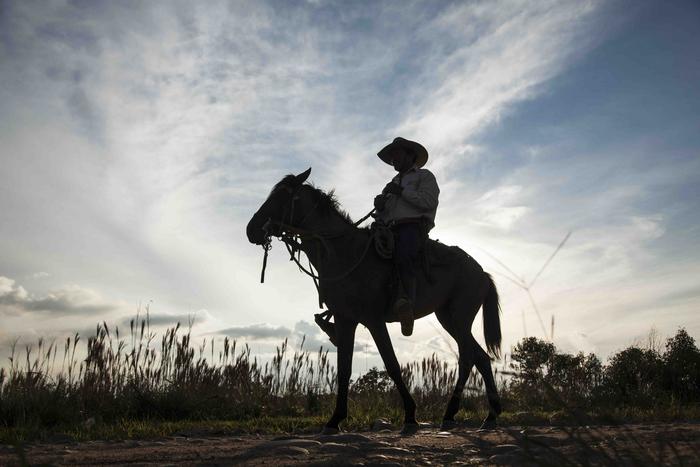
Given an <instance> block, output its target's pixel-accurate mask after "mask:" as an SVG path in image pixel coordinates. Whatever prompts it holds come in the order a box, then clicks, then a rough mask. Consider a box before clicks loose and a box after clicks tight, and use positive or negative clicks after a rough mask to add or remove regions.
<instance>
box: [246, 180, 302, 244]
mask: <svg viewBox="0 0 700 467" xmlns="http://www.w3.org/2000/svg"><path fill="white" fill-rule="evenodd" d="M310 173H311V168H309V169H308V170H306V171H304V172H302V173H300V174H299V175H287V176H286V177H284V178H283V179H282V181H280V182H279V183H278V184H277V185H275V187H274V188H273V190H272V192H271V193H270V196H268V197H267V199H266V200H265V202H264V203H263V205H262V206H260V209H258V211H257V212H256V213H255V214H253V217H252V219H250V222H248V227H247V229H246V233H247V234H248V240H249V241H250V243H254V244H256V245H263V244H264V243H265V241H266V240H267V237H268V235H269V234H275V233H276V232H278V230H277V229H278V226H279V224H280V223H283V224H287V225H293V226H296V222H299V219H300V216H303V212H304V210H305V206H304V205H305V204H306V200H305V199H302V198H304V197H303V196H302V194H303V193H302V192H303V190H302V187H303V186H304V182H305V181H306V179H307V178H309V174H310Z"/></svg>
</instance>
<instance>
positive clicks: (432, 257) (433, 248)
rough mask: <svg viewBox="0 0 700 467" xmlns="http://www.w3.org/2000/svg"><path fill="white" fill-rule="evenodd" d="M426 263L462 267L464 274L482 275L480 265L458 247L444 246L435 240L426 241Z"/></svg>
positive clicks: (436, 265)
mask: <svg viewBox="0 0 700 467" xmlns="http://www.w3.org/2000/svg"><path fill="white" fill-rule="evenodd" d="M426 246H427V247H428V261H429V263H430V266H433V267H437V268H440V267H441V266H447V267H450V266H457V265H459V266H462V267H464V268H466V269H465V271H466V272H470V273H483V272H484V269H483V268H482V267H481V265H480V264H479V263H478V262H477V261H476V260H475V259H474V258H473V257H472V256H471V255H470V254H469V253H467V252H466V251H464V250H463V249H461V248H460V247H458V246H454V245H446V244H444V243H440V242H439V241H437V240H432V239H428V243H427V245H426Z"/></svg>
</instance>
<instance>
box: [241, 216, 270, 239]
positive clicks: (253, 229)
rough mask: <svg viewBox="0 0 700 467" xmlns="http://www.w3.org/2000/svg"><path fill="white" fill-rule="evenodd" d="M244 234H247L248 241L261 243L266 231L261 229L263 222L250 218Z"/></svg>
mask: <svg viewBox="0 0 700 467" xmlns="http://www.w3.org/2000/svg"><path fill="white" fill-rule="evenodd" d="M246 234H247V235H248V241H249V242H250V243H253V244H255V245H262V244H264V243H265V239H266V233H265V230H264V229H263V224H262V223H260V222H255V219H253V220H251V221H250V222H249V223H248V227H246Z"/></svg>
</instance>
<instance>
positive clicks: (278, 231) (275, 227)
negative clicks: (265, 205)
mask: <svg viewBox="0 0 700 467" xmlns="http://www.w3.org/2000/svg"><path fill="white" fill-rule="evenodd" d="M303 186H304V185H299V186H298V187H295V188H292V187H289V186H286V185H282V186H280V187H278V188H277V189H278V190H279V189H284V190H287V191H288V192H289V193H290V195H291V196H290V199H289V200H288V201H287V203H286V204H285V206H284V211H283V213H282V220H281V221H276V220H274V219H272V218H269V217H268V219H267V221H266V222H265V224H264V225H263V226H262V229H263V231H264V232H265V240H264V242H263V244H262V247H263V250H264V256H263V265H262V271H261V273H260V282H261V283H264V282H265V269H266V267H267V256H268V253H269V251H270V249H271V248H272V237H276V238H278V239H279V240H281V241H282V242H283V243H284V244H285V246H286V247H287V251H288V252H289V256H290V257H289V259H290V261H294V262H295V263H296V265H297V266H298V267H299V269H300V270H301V271H302V272H304V273H305V274H306V275H308V276H310V277H311V278H312V279H313V281H314V285H316V289H317V290H318V291H319V305H320V304H321V302H322V298H321V293H320V282H321V281H324V282H332V281H338V280H341V279H344V278H345V277H347V276H348V275H349V274H350V273H351V272H353V271H354V270H355V269H357V267H358V266H359V265H360V264H361V263H362V261H363V260H364V258H365V256H367V252H368V251H369V248H370V246H371V245H372V240H373V237H372V236H370V237H369V239H368V240H367V244H366V245H365V248H364V249H363V252H362V254H361V255H360V257H359V258H358V260H357V261H356V262H355V263H354V264H353V265H352V266H351V267H350V268H349V269H347V270H346V271H344V272H343V273H342V274H339V275H337V276H333V277H325V276H324V277H321V274H320V272H319V273H317V272H315V271H314V268H313V265H312V264H311V260H309V266H308V269H307V268H306V267H304V266H303V265H302V264H301V262H300V258H301V241H302V240H316V241H318V242H319V243H320V244H321V245H322V246H323V251H325V252H329V251H330V249H329V247H328V244H327V240H330V239H333V238H339V237H343V236H345V235H347V234H348V233H350V231H352V230H353V229H347V230H345V231H343V232H340V233H335V234H322V233H319V232H314V231H313V230H310V229H306V228H304V227H303V225H304V222H305V221H306V220H307V219H309V217H310V216H311V215H312V214H313V213H314V212H315V211H316V209H317V208H318V206H319V203H320V202H321V200H320V199H319V200H318V201H316V203H315V204H314V205H313V207H312V208H311V209H310V210H309V211H308V212H307V213H306V215H304V217H303V218H302V219H301V220H300V221H299V222H298V223H296V224H297V225H293V223H294V212H295V207H296V201H297V200H298V199H299V190H300V189H301V187H303ZM374 211H375V210H374V209H372V210H371V211H370V212H369V213H368V214H367V215H365V216H364V217H362V218H361V219H360V220H359V221H357V222H355V223H354V224H353V227H357V226H359V225H360V224H362V222H364V221H365V220H367V219H368V218H369V217H370V216H371V215H372V214H373V213H374ZM287 217H288V218H289V221H288V222H287ZM319 254H320V253H319Z"/></svg>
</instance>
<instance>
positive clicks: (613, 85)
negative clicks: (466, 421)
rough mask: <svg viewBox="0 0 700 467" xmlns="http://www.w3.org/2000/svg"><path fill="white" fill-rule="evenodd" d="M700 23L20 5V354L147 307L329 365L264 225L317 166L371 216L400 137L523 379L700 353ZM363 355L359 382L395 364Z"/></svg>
mask: <svg viewBox="0 0 700 467" xmlns="http://www.w3.org/2000/svg"><path fill="white" fill-rule="evenodd" d="M699 22H700V4H698V3H697V2H695V1H682V0H678V1H674V2H664V1H649V0H612V1H581V0H576V1H568V2H567V1H547V0H543V1H538V2H528V1H488V2H487V1H456V2H449V1H425V2H420V1H414V2H409V1H405V2H404V1H400V2H399V1H383V2H376V1H358V2H351V3H350V2H332V1H325V0H315V1H307V2H302V1H299V2H281V1H279V2H278V1H260V2H215V1H212V2H201V3H200V2H187V1H167V2H165V1H154V2H135V1H133V2H132V1H123V2H102V1H99V2H93V1H77V0H76V1H53V2H34V1H8V0H4V1H0V102H1V103H2V104H1V105H0V323H1V324H0V347H1V349H0V356H1V355H5V354H6V352H7V349H8V348H9V345H10V344H11V342H14V341H15V340H16V339H19V342H22V343H31V342H34V341H36V339H38V338H39V337H44V338H47V339H50V338H57V337H60V336H63V335H66V334H72V333H75V332H80V333H81V335H89V333H90V332H91V331H92V330H93V329H94V327H95V324H96V323H97V322H101V321H106V322H107V323H110V324H112V325H118V326H120V327H122V329H123V328H124V327H127V328H128V322H129V319H130V318H132V317H133V316H134V315H135V313H136V312H137V310H139V309H140V310H142V311H143V310H145V309H146V307H147V308H148V309H149V313H150V315H151V321H152V323H153V325H154V326H155V327H156V328H162V327H165V326H168V325H172V324H174V323H175V322H177V321H180V322H182V323H183V324H185V323H187V322H188V320H189V319H190V318H191V317H194V327H193V334H195V336H196V339H211V338H213V339H216V340H217V341H219V340H221V339H223V337H224V336H229V337H233V338H236V339H237V340H239V341H240V342H247V343H249V345H250V346H251V347H252V349H253V351H254V352H257V353H258V354H260V355H266V354H269V353H270V352H271V351H272V350H273V349H274V347H275V346H276V345H279V344H280V343H281V341H282V340H283V339H284V338H285V337H289V338H290V339H291V342H292V343H293V345H297V346H298V343H299V341H300V337H301V336H302V335H305V336H306V343H305V347H306V348H311V349H312V350H315V349H316V348H317V347H318V346H320V345H324V346H325V347H328V346H329V343H328V341H327V339H325V338H324V336H323V335H321V334H320V331H319V330H318V329H317V328H316V326H315V324H313V313H314V312H317V311H318V305H317V296H316V292H315V288H314V286H313V284H312V282H311V281H310V279H309V278H308V277H306V276H304V275H303V274H301V273H299V272H298V270H297V269H296V267H294V265H293V264H292V263H290V262H289V261H288V258H287V257H285V254H286V253H285V251H284V248H283V246H282V245H281V244H280V243H275V244H274V246H273V249H272V251H271V256H270V260H269V267H268V271H267V276H266V282H265V284H260V283H259V274H260V266H261V261H262V251H261V249H260V248H259V247H255V246H253V245H251V244H249V243H248V241H247V239H246V236H245V226H246V224H247V222H248V220H249V219H250V217H251V216H252V214H253V213H254V212H255V211H256V210H257V209H258V207H259V206H260V205H261V204H262V203H263V202H264V201H265V199H266V197H267V195H268V193H269V191H270V189H271V187H272V186H273V185H274V184H275V183H276V182H278V181H279V180H280V179H281V178H282V177H283V176H284V175H286V174H288V173H299V172H302V171H304V170H306V169H307V168H308V167H312V173H311V177H310V180H311V181H312V182H313V183H314V184H315V185H316V186H319V187H322V188H324V189H331V188H334V189H335V191H336V194H337V196H338V199H339V200H340V202H341V204H342V205H343V207H344V208H345V209H346V210H347V211H348V212H349V213H350V215H351V216H352V217H353V218H355V219H357V218H360V217H361V216H362V215H364V214H365V213H366V212H367V211H369V209H370V208H371V205H372V199H373V198H374V195H375V194H377V193H378V192H379V191H381V189H382V187H383V186H384V184H385V183H386V182H387V181H388V180H390V179H391V177H392V176H393V171H392V169H391V167H389V166H387V165H384V164H383V163H381V161H380V160H379V159H378V158H377V157H376V152H377V151H378V150H379V149H380V148H381V147H383V146H384V145H385V144H386V143H388V142H389V141H391V140H392V139H393V138H394V137H396V136H403V137H405V138H409V139H412V140H416V141H419V142H421V143H422V144H423V145H424V146H425V147H426V148H427V149H428V151H429V153H430V159H429V161H428V164H427V166H426V168H428V169H430V170H431V171H432V172H433V173H434V174H435V176H436V178H437V180H438V183H439V185H440V188H441V193H440V206H439V208H438V214H437V219H436V227H435V229H434V230H433V231H431V236H432V237H433V238H437V239H439V240H440V241H442V242H444V243H448V244H452V245H459V246H460V247H462V248H463V249H464V250H466V251H467V252H469V253H470V254H471V255H472V256H473V257H474V258H475V259H477V260H478V261H479V262H480V264H481V265H482V266H483V267H484V269H485V270H486V271H488V272H490V273H492V274H493V275H494V278H495V281H496V284H497V286H498V289H499V291H500V294H501V306H502V315H501V323H502V329H503V335H504V348H505V350H506V353H507V352H508V349H509V348H510V346H512V345H514V344H515V343H516V342H517V341H519V340H520V339H522V338H523V337H524V336H535V337H539V338H547V339H552V341H553V342H554V343H555V344H556V345H557V346H558V347H559V348H560V349H562V350H564V351H569V352H577V351H584V352H595V353H597V354H598V355H600V356H602V357H606V356H609V355H610V354H611V353H613V352H615V351H617V350H620V349H622V348H624V347H627V346H628V345H631V344H635V343H640V342H643V341H644V339H645V336H647V335H648V334H649V331H650V330H651V329H652V328H653V329H655V330H656V331H657V332H658V333H660V334H661V335H663V336H671V335H673V334H674V333H675V332H676V331H677V330H678V329H679V328H680V327H684V328H685V329H687V330H688V332H689V333H690V334H691V335H693V336H695V337H696V338H700V313H698V304H699V303H700V302H699V299H700V284H699V282H698V277H700V248H699V247H700V220H699V219H700V217H698V212H699V211H700V209H699V208H700V188H698V187H700V131H699V130H700V87H699V86H698V85H697V83H698V82H700V47H699V46H698V45H699V44H700V28H698V27H697V25H698V23H699ZM569 232H571V235H570V236H569V237H568V239H567V241H566V242H565V244H564V245H563V247H562V248H561V250H559V252H558V253H557V254H556V256H555V257H554V258H553V259H552V260H551V262H550V263H549V264H548V265H547V267H546V268H545V269H544V271H543V272H542V273H541V274H540V275H539V276H537V274H538V272H539V271H540V270H541V268H542V266H543V264H544V263H545V261H546V260H547V259H548V258H549V257H550V256H551V254H552V253H553V252H554V251H555V248H556V247H557V245H559V244H560V242H561V241H562V240H563V239H564V238H565V237H566V235H567V234H568V233H569ZM514 275H515V276H517V277H518V278H519V279H516V280H515V282H517V281H518V280H522V281H524V283H527V284H529V283H531V282H532V280H533V278H535V276H537V280H536V282H535V283H534V284H533V286H532V287H531V293H532V297H533V301H534V304H535V305H536V307H537V310H538V311H539V315H540V317H539V318H538V312H537V311H536V310H535V309H534V308H533V304H532V303H531V301H530V300H529V298H528V295H527V294H526V293H525V291H524V290H523V289H522V287H520V286H518V285H517V284H516V283H515V282H514V280H513V279H514V277H513V276H514ZM552 320H553V321H552ZM552 322H553V323H554V327H553V334H552ZM390 332H391V335H392V339H393V341H394V344H395V346H396V349H397V354H398V356H399V359H400V360H401V361H402V362H407V361H409V360H411V359H416V358H420V357H421V356H427V355H430V354H431V353H437V354H438V356H440V357H443V358H445V359H448V360H449V359H454V355H453V353H452V348H454V344H453V343H452V342H451V341H450V340H449V338H448V337H447V335H446V333H445V332H444V331H441V330H440V329H439V325H438V324H437V320H436V319H435V318H434V317H433V316H431V317H428V318H425V319H423V320H420V321H419V322H417V323H416V329H415V332H414V335H413V336H412V337H410V338H405V337H403V336H401V334H400V332H399V326H398V324H395V325H390ZM473 333H474V335H475V336H476V337H477V339H478V340H479V341H481V342H483V340H482V328H481V318H480V316H478V317H477V320H476V321H475V323H474V327H473ZM357 340H358V343H357V347H356V364H355V370H356V371H357V370H363V369H365V368H366V367H367V366H368V365H369V366H375V365H377V366H381V363H380V360H379V358H378V356H377V353H376V349H375V348H374V345H373V344H372V342H371V338H370V336H369V334H368V333H367V332H366V330H364V329H361V330H360V331H359V332H358V336H357Z"/></svg>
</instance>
